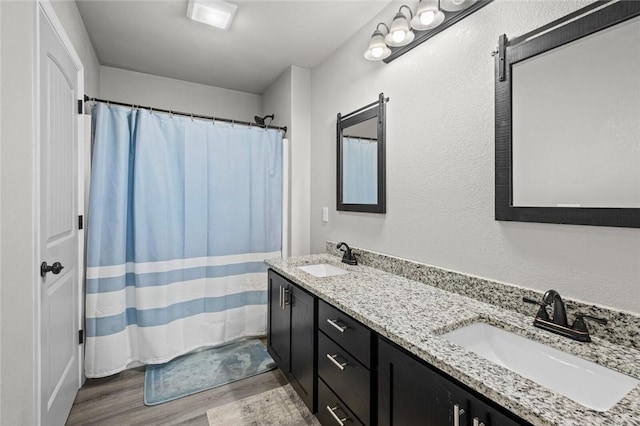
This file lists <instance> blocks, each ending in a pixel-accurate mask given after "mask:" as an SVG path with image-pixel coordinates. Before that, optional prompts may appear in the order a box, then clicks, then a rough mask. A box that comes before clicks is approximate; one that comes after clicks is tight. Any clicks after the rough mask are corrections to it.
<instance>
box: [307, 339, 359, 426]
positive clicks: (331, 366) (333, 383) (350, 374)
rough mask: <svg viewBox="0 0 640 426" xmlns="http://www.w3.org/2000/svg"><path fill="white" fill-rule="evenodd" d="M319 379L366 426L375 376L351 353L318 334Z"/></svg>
mask: <svg viewBox="0 0 640 426" xmlns="http://www.w3.org/2000/svg"><path fill="white" fill-rule="evenodd" d="M318 376H320V378H321V379H322V380H324V381H325V383H326V384H327V385H328V386H329V388H331V389H332V390H333V392H335V394H336V395H338V397H340V399H342V401H343V402H344V403H345V404H347V406H348V407H349V409H351V410H352V411H353V412H354V413H355V415H356V416H358V418H359V419H360V421H362V423H364V424H369V419H370V415H371V409H370V407H371V405H370V396H371V387H370V384H371V372H370V371H369V370H368V369H367V368H366V367H365V366H364V365H362V364H360V363H359V362H358V361H357V360H356V359H355V358H354V357H353V356H351V355H350V354H349V353H348V352H347V351H345V350H344V349H343V348H341V347H340V346H338V345H337V344H336V343H335V342H333V341H332V340H331V339H329V338H328V337H327V336H325V335H324V333H322V332H320V333H318Z"/></svg>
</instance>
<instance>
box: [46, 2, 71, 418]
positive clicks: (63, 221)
mask: <svg viewBox="0 0 640 426" xmlns="http://www.w3.org/2000/svg"><path fill="white" fill-rule="evenodd" d="M50 14H51V12H50V11H49V12H48V13H45V11H44V10H43V8H42V5H40V7H38V21H39V22H38V24H39V31H40V33H39V52H38V54H39V72H38V79H39V86H40V92H39V109H40V111H39V115H40V117H39V123H40V129H39V130H40V135H39V140H40V145H39V152H40V159H39V160H40V169H39V170H40V188H39V193H40V210H39V211H40V219H39V222H40V223H39V236H40V241H39V244H40V260H41V262H42V264H41V265H40V267H41V276H42V278H41V279H40V286H41V287H40V291H39V292H40V421H41V424H42V425H44V426H57V425H64V423H65V421H66V419H67V417H68V415H69V411H70V410H71V405H72V404H73V401H74V399H75V396H76V393H77V391H78V387H79V384H80V369H79V363H80V351H79V350H78V344H79V342H78V330H79V326H78V316H79V306H78V300H79V295H78V292H79V290H78V282H79V276H80V270H79V267H78V243H79V235H78V233H79V231H78V216H77V213H78V196H79V195H78V186H77V185H78V140H79V135H78V132H79V129H78V122H79V117H81V116H80V115H78V111H77V108H78V107H77V99H79V98H80V94H79V93H78V89H79V87H78V86H80V85H81V78H80V77H79V69H78V68H77V66H76V64H74V59H73V58H72V56H71V54H70V53H69V51H68V50H67V48H65V44H64V43H63V42H62V41H61V38H60V37H59V35H58V33H57V32H56V30H55V28H54V25H53V24H52V23H51V21H50V16H48V15H50ZM45 263H46V266H45ZM60 268H62V269H60ZM47 269H50V270H49V271H48V272H46V271H47Z"/></svg>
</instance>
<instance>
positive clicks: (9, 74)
mask: <svg viewBox="0 0 640 426" xmlns="http://www.w3.org/2000/svg"><path fill="white" fill-rule="evenodd" d="M0 8H1V9H2V21H1V25H0V31H1V32H2V76H1V78H2V82H1V87H2V99H1V103H2V118H1V121H2V177H1V182H2V187H1V189H0V198H2V210H1V211H0V216H1V217H2V228H1V230H0V246H1V249H0V250H1V252H2V276H1V281H2V282H1V284H0V292H1V293H2V296H1V301H2V306H1V309H0V316H1V317H2V329H1V330H0V339H1V340H2V361H1V362H2V364H1V365H0V371H2V382H0V392H1V394H0V397H1V399H2V407H3V409H2V413H1V417H0V423H1V424H3V425H5V424H6V425H29V424H33V423H34V406H35V402H34V401H35V400H34V389H35V387H34V380H35V376H34V368H35V364H34V339H35V336H34V289H33V286H34V280H33V277H34V273H33V271H34V268H35V263H34V257H33V253H34V245H33V229H32V216H33V214H34V212H33V209H32V202H31V197H32V193H33V191H32V187H31V184H32V176H31V174H32V171H33V166H32V160H31V155H32V152H33V149H32V127H31V126H32V122H31V112H32V87H31V84H32V79H31V76H32V73H31V68H32V64H33V56H32V52H33V16H34V15H33V10H34V5H33V3H31V2H0Z"/></svg>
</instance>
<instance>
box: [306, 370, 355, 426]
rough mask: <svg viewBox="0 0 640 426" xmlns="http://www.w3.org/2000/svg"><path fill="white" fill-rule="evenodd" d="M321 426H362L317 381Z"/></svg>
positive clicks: (346, 408)
mask: <svg viewBox="0 0 640 426" xmlns="http://www.w3.org/2000/svg"><path fill="white" fill-rule="evenodd" d="M316 417H317V418H318V420H319V421H320V423H321V424H322V426H340V425H341V424H343V425H345V426H347V425H348V426H352V425H354V426H359V425H362V423H360V422H359V421H358V419H357V418H356V416H355V415H354V414H353V413H352V412H351V410H349V408H348V407H347V406H346V405H345V404H344V402H342V401H341V400H340V398H338V397H337V396H336V394H335V393H333V392H332V391H331V389H329V388H328V387H327V385H325V384H324V382H323V381H322V380H318V413H317V414H316Z"/></svg>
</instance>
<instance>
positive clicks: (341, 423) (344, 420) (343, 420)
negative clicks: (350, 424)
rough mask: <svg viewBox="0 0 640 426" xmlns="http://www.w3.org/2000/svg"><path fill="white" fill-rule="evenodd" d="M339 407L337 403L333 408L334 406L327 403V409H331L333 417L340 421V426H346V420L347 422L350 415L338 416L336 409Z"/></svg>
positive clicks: (330, 412)
mask: <svg viewBox="0 0 640 426" xmlns="http://www.w3.org/2000/svg"><path fill="white" fill-rule="evenodd" d="M338 408H339V407H338V406H337V405H336V406H335V407H333V408H332V407H329V406H328V405H327V411H329V414H331V417H333V418H334V419H335V420H336V422H338V424H339V425H340V426H344V422H346V421H347V420H349V416H346V417H343V418H340V417H338V416H337V415H336V410H337V409H338Z"/></svg>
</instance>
